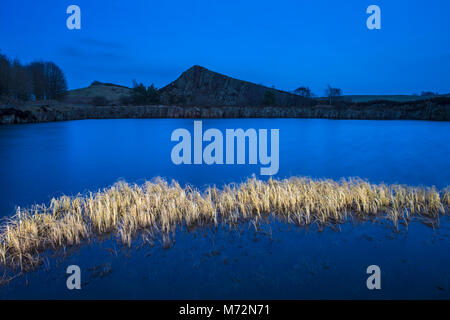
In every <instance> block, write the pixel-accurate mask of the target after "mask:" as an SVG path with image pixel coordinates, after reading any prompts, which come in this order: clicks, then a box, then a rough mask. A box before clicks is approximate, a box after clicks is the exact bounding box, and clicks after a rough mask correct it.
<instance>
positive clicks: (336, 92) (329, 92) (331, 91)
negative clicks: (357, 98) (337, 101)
mask: <svg viewBox="0 0 450 320" xmlns="http://www.w3.org/2000/svg"><path fill="white" fill-rule="evenodd" d="M341 95H342V89H339V88H333V87H331V86H330V85H328V87H327V89H325V96H327V97H328V99H329V101H330V105H331V102H332V98H334V97H340V96H341Z"/></svg>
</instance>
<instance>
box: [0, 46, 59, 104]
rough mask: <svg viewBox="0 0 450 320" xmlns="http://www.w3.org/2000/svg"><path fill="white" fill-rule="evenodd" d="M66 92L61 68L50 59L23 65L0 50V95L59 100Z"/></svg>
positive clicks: (21, 98) (26, 98)
mask: <svg viewBox="0 0 450 320" xmlns="http://www.w3.org/2000/svg"><path fill="white" fill-rule="evenodd" d="M66 93H67V80H66V77H65V75H64V73H63V72H62V70H61V69H60V68H59V67H58V66H57V65H56V64H55V63H53V62H50V61H34V62H32V63H30V64H27V65H23V64H22V63H21V62H20V61H19V60H18V59H14V60H10V59H9V58H8V57H7V56H6V55H4V54H2V53H1V52H0V97H7V98H13V99H18V100H24V101H26V100H30V99H33V100H59V99H61V98H63V97H64V96H65V94H66Z"/></svg>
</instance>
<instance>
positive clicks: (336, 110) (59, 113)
mask: <svg viewBox="0 0 450 320" xmlns="http://www.w3.org/2000/svg"><path fill="white" fill-rule="evenodd" d="M125 118H204V119H208V118H327V119H360V120H363V119H370V120H434V121H450V103H446V104H439V103H431V102H423V103H412V104H402V105H395V106H392V105H390V104H382V103H379V104H375V105H372V106H358V105H352V106H348V107H335V106H323V105H317V106H313V107H233V106H229V107H186V106H185V107H179V106H112V107H94V106H79V107H75V106H73V107H64V108H61V107H53V106H52V107H48V106H46V107H44V106H40V107H30V108H26V109H15V108H0V124H15V123H35V122H49V121H65V120H81V119H125Z"/></svg>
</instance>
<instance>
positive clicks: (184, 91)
mask: <svg viewBox="0 0 450 320" xmlns="http://www.w3.org/2000/svg"><path fill="white" fill-rule="evenodd" d="M160 93H161V102H162V103H163V104H166V105H174V104H178V105H188V106H209V107H217V106H263V105H276V106H282V107H292V106H311V105H314V102H313V100H312V99H306V98H303V97H300V96H298V95H294V94H291V93H288V92H285V91H281V90H276V89H273V88H268V87H265V86H262V85H257V84H254V83H251V82H247V81H242V80H238V79H234V78H231V77H228V76H225V75H222V74H220V73H217V72H213V71H210V70H208V69H206V68H204V67H201V66H193V67H192V68H190V69H188V70H186V71H185V72H183V73H182V74H181V76H180V77H179V78H178V79H177V80H175V81H174V82H172V83H170V84H169V85H167V86H165V87H164V88H161V89H160Z"/></svg>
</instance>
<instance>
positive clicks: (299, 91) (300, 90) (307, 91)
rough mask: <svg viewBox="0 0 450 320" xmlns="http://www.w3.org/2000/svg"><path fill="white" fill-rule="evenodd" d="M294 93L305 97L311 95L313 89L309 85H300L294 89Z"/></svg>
mask: <svg viewBox="0 0 450 320" xmlns="http://www.w3.org/2000/svg"><path fill="white" fill-rule="evenodd" d="M294 93H295V94H296V95H299V96H302V97H304V98H309V97H311V89H310V88H308V87H299V88H297V89H295V90H294Z"/></svg>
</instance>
